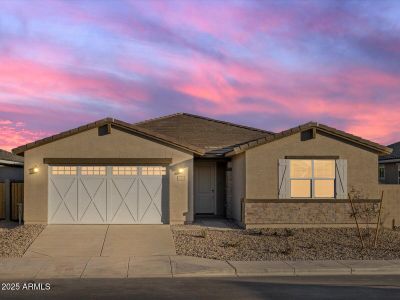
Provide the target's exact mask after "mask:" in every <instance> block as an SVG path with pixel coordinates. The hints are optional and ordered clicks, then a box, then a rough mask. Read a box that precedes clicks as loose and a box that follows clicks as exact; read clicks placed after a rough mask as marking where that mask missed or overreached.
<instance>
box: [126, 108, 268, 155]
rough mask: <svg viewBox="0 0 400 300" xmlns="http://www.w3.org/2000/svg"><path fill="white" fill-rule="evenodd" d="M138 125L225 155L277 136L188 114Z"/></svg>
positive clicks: (213, 152)
mask: <svg viewBox="0 0 400 300" xmlns="http://www.w3.org/2000/svg"><path fill="white" fill-rule="evenodd" d="M134 125H135V126H138V127H141V128H145V129H149V130H152V131H155V132H158V133H161V134H163V135H166V136H170V137H172V138H174V139H176V140H178V141H180V142H186V143H189V144H191V145H194V146H197V147H199V148H201V149H203V150H204V151H205V152H206V153H209V154H216V153H220V154H221V155H223V154H224V153H226V152H229V151H231V150H232V149H233V147H235V146H237V145H238V144H242V143H245V142H250V141H252V140H256V139H259V138H262V137H266V136H272V135H273V133H272V132H269V131H265V130H261V129H257V128H252V127H248V126H242V125H237V124H233V123H229V122H224V121H219V120H214V119H210V118H205V117H201V116H197V115H192V114H188V113H177V114H173V115H169V116H165V117H160V118H156V119H151V120H147V121H144V122H139V123H136V124H134Z"/></svg>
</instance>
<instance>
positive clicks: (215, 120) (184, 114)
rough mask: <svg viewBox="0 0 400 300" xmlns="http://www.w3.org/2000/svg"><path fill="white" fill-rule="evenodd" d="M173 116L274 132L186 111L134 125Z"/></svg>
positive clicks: (263, 131) (269, 132)
mask: <svg viewBox="0 0 400 300" xmlns="http://www.w3.org/2000/svg"><path fill="white" fill-rule="evenodd" d="M174 116H188V117H192V118H198V119H202V120H206V121H209V122H215V123H220V124H225V125H229V126H234V127H238V128H243V129H248V130H252V131H258V132H262V133H267V134H274V132H272V131H268V130H264V129H260V128H255V127H250V126H246V125H240V124H236V123H232V122H228V121H222V120H217V119H212V118H209V117H204V116H200V115H195V114H191V113H186V112H178V113H174V114H171V115H166V116H161V117H157V118H153V119H149V120H145V121H142V122H138V123H134V125H136V126H140V124H145V123H148V122H152V121H156V120H162V119H167V118H171V117H174Z"/></svg>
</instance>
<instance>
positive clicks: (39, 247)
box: [24, 225, 176, 258]
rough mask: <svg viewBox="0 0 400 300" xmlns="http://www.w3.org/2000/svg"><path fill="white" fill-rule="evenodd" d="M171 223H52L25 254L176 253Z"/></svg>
mask: <svg viewBox="0 0 400 300" xmlns="http://www.w3.org/2000/svg"><path fill="white" fill-rule="evenodd" d="M175 254H176V252H175V245H174V240H173V237H172V232H171V229H170V226H169V225H49V226H47V227H46V228H45V229H44V230H43V231H42V233H41V234H40V235H39V236H38V237H37V238H36V240H35V241H34V242H33V243H32V245H31V246H30V247H29V248H28V250H27V251H26V252H25V255H24V257H32V258H34V257H36V258H40V257H96V256H98V257H101V256H113V257H131V256H149V255H150V256H151V255H175Z"/></svg>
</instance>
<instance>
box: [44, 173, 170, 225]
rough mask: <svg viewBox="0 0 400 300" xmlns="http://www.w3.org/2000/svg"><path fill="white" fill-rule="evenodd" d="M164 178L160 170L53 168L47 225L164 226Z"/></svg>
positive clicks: (50, 177) (165, 198)
mask: <svg viewBox="0 0 400 300" xmlns="http://www.w3.org/2000/svg"><path fill="white" fill-rule="evenodd" d="M165 177H166V168H165V167H161V166H50V167H49V200H48V201H49V202H48V204H49V205H48V223H49V224H162V223H163V220H164V219H163V210H164V209H163V206H164V205H165V203H166V201H167V196H166V195H165V191H164V193H163V181H165V179H166V178H165ZM164 185H165V184H164Z"/></svg>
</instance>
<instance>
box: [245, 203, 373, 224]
mask: <svg viewBox="0 0 400 300" xmlns="http://www.w3.org/2000/svg"><path fill="white" fill-rule="evenodd" d="M278 201H279V200H277V201H273V200H272V201H266V202H263V201H260V202H246V203H245V205H244V206H245V212H244V218H245V222H244V223H245V224H246V227H257V226H261V227H275V226H279V227H280V226H282V225H284V226H293V227H303V226H304V227H310V226H311V227H318V226H325V227H326V226H332V227H336V226H338V227H340V226H355V221H354V217H353V216H352V209H351V206H350V203H348V202H332V203H329V202H316V201H315V202H312V201H307V202H304V201H303V202H301V200H299V202H278ZM354 205H355V208H356V209H359V208H361V207H362V206H364V205H373V203H371V202H368V203H355V204H354ZM378 208H379V204H378V203H375V209H376V210H377V209H378ZM376 221H377V220H376V218H374V219H372V220H371V221H370V222H372V223H376ZM359 222H360V223H364V224H365V223H366V221H365V220H359Z"/></svg>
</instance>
